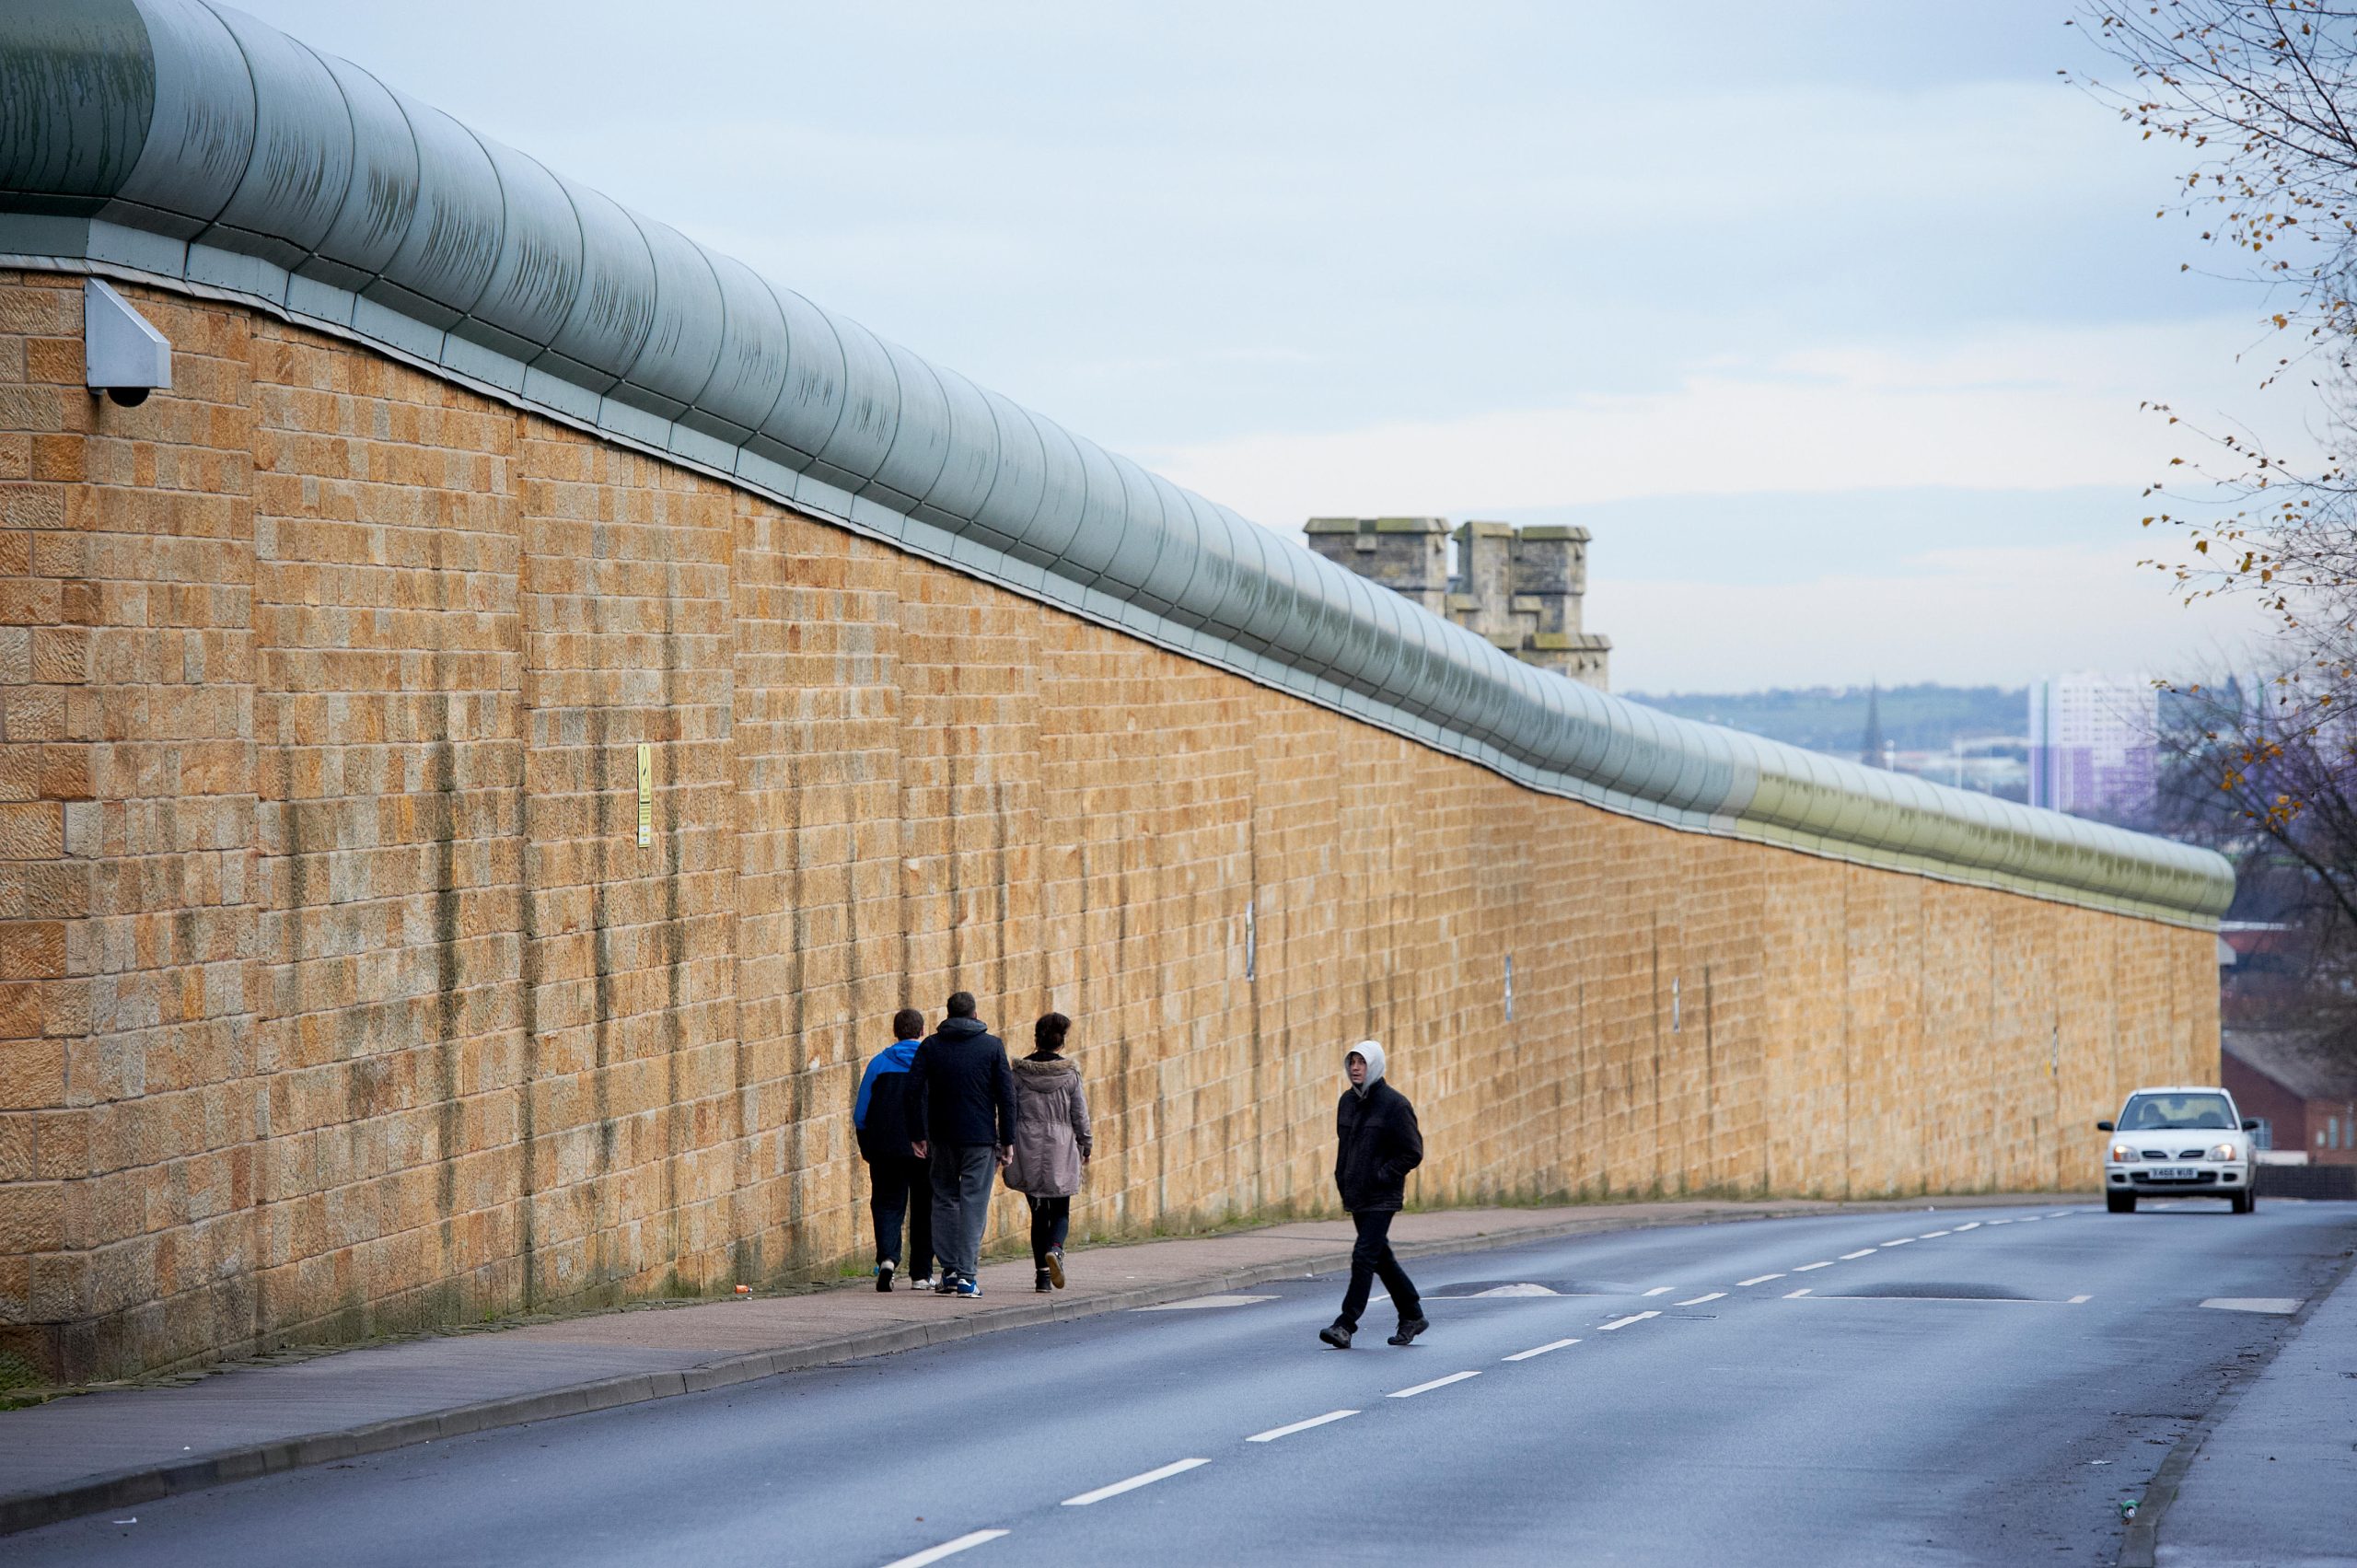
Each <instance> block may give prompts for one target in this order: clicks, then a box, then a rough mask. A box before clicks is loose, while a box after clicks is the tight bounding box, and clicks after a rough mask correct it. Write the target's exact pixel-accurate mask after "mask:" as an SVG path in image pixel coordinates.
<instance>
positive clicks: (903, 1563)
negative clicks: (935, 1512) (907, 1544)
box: [884, 1530, 1006, 1568]
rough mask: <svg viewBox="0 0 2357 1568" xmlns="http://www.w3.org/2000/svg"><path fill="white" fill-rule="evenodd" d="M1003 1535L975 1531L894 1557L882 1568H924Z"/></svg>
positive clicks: (1003, 1532)
mask: <svg viewBox="0 0 2357 1568" xmlns="http://www.w3.org/2000/svg"><path fill="white" fill-rule="evenodd" d="M1004 1534H1006V1532H1005V1531H1004V1530H976V1531H974V1532H973V1533H972V1534H970V1535H962V1536H959V1537H958V1539H956V1540H945V1541H943V1542H942V1543H941V1544H940V1545H939V1546H928V1547H926V1548H925V1549H924V1550H923V1551H912V1552H911V1553H910V1554H909V1555H908V1556H906V1557H895V1558H894V1559H892V1561H891V1562H887V1563H886V1564H884V1568H925V1564H926V1563H928V1562H940V1561H941V1560H942V1559H943V1558H945V1557H955V1556H956V1555H958V1553H959V1552H961V1551H965V1550H966V1549H967V1548H968V1547H970V1546H980V1545H981V1544H982V1543H983V1542H984V1541H986V1540H996V1539H998V1538H999V1537H1001V1536H1003V1535H1004Z"/></svg>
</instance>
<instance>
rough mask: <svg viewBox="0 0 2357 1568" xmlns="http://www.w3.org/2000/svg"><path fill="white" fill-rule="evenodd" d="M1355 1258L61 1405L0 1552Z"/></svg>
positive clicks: (680, 1328)
mask: <svg viewBox="0 0 2357 1568" xmlns="http://www.w3.org/2000/svg"><path fill="white" fill-rule="evenodd" d="M2076 1196H2079V1197H2082V1198H2084V1194H2078V1195H2076ZM2012 1202H2023V1203H2033V1202H2034V1203H2050V1202H2055V1198H2054V1195H2053V1194H2050V1193H2045V1194H2023V1195H2019V1196H2013V1195H2005V1196H1997V1197H1973V1198H1954V1199H1938V1200H1933V1199H1923V1198H1915V1199H1903V1200H1893V1201H1889V1202H1864V1203H1853V1204H1842V1203H1833V1202H1806V1201H1797V1200H1794V1201H1760V1202H1707V1201H1705V1202H1655V1203H1590V1204H1581V1205H1575V1206H1571V1207H1564V1208H1553V1209H1455V1210H1446V1211H1442V1212H1438V1213H1431V1214H1403V1215H1401V1216H1400V1218H1399V1221H1398V1223H1397V1224H1396V1225H1394V1227H1393V1230H1392V1233H1391V1234H1392V1239H1393V1244H1394V1246H1395V1247H1396V1248H1397V1249H1399V1251H1400V1252H1401V1253H1403V1254H1407V1255H1411V1256H1413V1255H1416V1254H1422V1253H1434V1252H1447V1251H1463V1250H1471V1249H1480V1248H1488V1247H1504V1246H1509V1245H1512V1244H1514V1243H1515V1242H1518V1241H1530V1240H1538V1239H1540V1238H1544V1237H1556V1236H1575V1235H1581V1234H1586V1233H1592V1232H1599V1231H1611V1230H1631V1229H1642V1228H1647V1227H1652V1226H1659V1225H1696V1224H1711V1223H1719V1222H1725V1221H1733V1220H1747V1219H1771V1218H1784V1217H1792V1216H1797V1215H1804V1214H1828V1213H1840V1212H1858V1211H1873V1210H1906V1209H1922V1208H1925V1207H1933V1206H1936V1207H1946V1208H1958V1207H1966V1206H1988V1205H1991V1204H1999V1203H2012ZM1351 1239H1352V1231H1351V1226H1350V1224H1349V1222H1348V1221H1344V1220H1318V1221H1304V1222H1301V1223H1297V1224H1292V1225H1271V1226H1268V1227H1266V1228H1264V1229H1260V1230H1250V1231H1239V1232H1236V1233H1233V1234H1230V1235H1226V1236H1215V1237H1200V1238H1195V1239H1190V1240H1183V1241H1152V1242H1142V1243H1138V1244H1135V1245H1132V1246H1120V1247H1104V1248H1097V1249H1086V1250H1082V1251H1076V1252H1074V1254H1073V1257H1072V1270H1071V1272H1072V1282H1071V1288H1070V1289H1068V1290H1062V1291H1058V1292H1056V1293H1055V1294H1054V1295H1049V1296H1041V1295H1036V1294H1035V1293H1034V1292H1033V1290H1032V1288H1031V1283H1032V1281H1031V1264H1030V1260H1029V1259H1028V1257H1026V1258H1023V1259H1021V1260H1017V1261H1013V1262H1003V1263H993V1264H987V1265H985V1266H984V1267H983V1269H982V1286H983V1292H984V1295H983V1297H982V1299H981V1300H980V1301H962V1300H957V1299H953V1298H947V1297H941V1296H935V1295H925V1294H920V1293H917V1292H912V1291H894V1292H892V1293H891V1294H889V1295H881V1294H878V1293H877V1291H876V1290H875V1288H874V1286H873V1284H872V1283H871V1282H868V1281H865V1280H863V1281H857V1282H853V1283H847V1284H845V1285H844V1286H842V1288H839V1289H830V1290H822V1291H817V1292H808V1293H804V1294H801V1295H777V1296H752V1297H749V1298H739V1299H733V1300H722V1301H715V1302H709V1303H702V1304H699V1305H696V1306H691V1307H673V1308H669V1309H666V1310H651V1311H624V1312H608V1313H598V1314H592V1315H588V1316H584V1317H579V1318H564V1319H562V1320H559V1321H555V1322H540V1323H534V1324H530V1325H528V1326H522V1327H518V1328H515V1329H511V1330H502V1331H495V1332H472V1333H464V1334H452V1335H448V1336H446V1337H440V1338H432V1339H423V1340H413V1341H410V1342H404V1343H400V1344H392V1345H381V1346H372V1347H366V1348H361V1349H356V1350H351V1351H345V1352H343V1353H337V1354H331V1355H324V1356H319V1357H316V1358H313V1359H309V1360H304V1361H298V1362H295V1363H292V1364H289V1365H262V1366H238V1367H236V1368H233V1369H232V1370H229V1371H226V1372H224V1373H222V1374H221V1375H219V1376H212V1377H206V1378H203V1379H201V1380H199V1381H196V1382H193V1383H189V1384H184V1385H178V1386H170V1387H160V1388H125V1389H110V1390H105V1391H101V1392H97V1393H92V1394H88V1395H86V1396H82V1397H79V1398H71V1399H61V1400H52V1401H51V1402H49V1403H47V1404H43V1405H38V1406H34V1407H32V1408H30V1409H27V1410H21V1411H7V1412H0V1477H5V1478H6V1480H5V1481H0V1486H5V1487H6V1493H0V1533H6V1532H8V1531H11V1530H19V1529H29V1528H31V1527H35V1526H37V1525H42V1524H47V1523H50V1522H52V1521H53V1520H56V1519H62V1518H70V1517H72V1516H75V1515H79V1514H87V1513H95V1512H98V1511H99V1510H101V1509H109V1508H116V1507H124V1506H128V1505H131V1504H136V1503H140V1502H144V1501H145V1500H147V1499H149V1498H153V1497H159V1496H164V1495H168V1494H169V1493H176V1492H188V1491H194V1490H196V1489H199V1488H202V1487H206V1486H212V1485H215V1484H217V1483H219V1482H222V1481H236V1480H240V1479H243V1478H245V1477H249V1476H255V1475H261V1474H265V1473H268V1472H270V1471H273V1470H282V1469H292V1468H294V1467H296V1466H299V1465H310V1464H319V1463H323V1462H327V1461H330V1460H334V1459H340V1458H350V1457H351V1456H353V1455H354V1454H365V1453H374V1452H378V1451H380V1450H383V1449H386V1448H394V1447H400V1446H404V1445H406V1444H412V1443H422V1442H427V1441H430V1440H432V1439H434V1438H436V1437H450V1436H457V1435H459V1434H462V1433H468V1432H480V1431H484V1430H486V1429H489V1428H492V1427H498V1426H511V1425H516V1424H519V1423H524V1422H529V1421H540V1420H545V1419H547V1418H550V1417H552V1416H560V1415H573V1414H578V1413H580V1412H582V1411H592V1410H604V1409H609V1408H611V1407H613V1406H616V1405H624V1404H633V1403H637V1402H639V1401H641V1400H655V1399H663V1398H666V1397H668V1396H670V1395H674V1394H681V1393H691V1392H697V1391H700V1390H702V1389H706V1388H721V1387H724V1386H726V1385H728V1384H731V1383H738V1382H743V1381H745V1380H747V1379H749V1378H755V1377H767V1376H774V1375H776V1374H778V1373H782V1372H792V1371H796V1370H799V1369H802V1368H805V1367H810V1366H820V1365H827V1364H830V1363H832V1362H838V1361H847V1360H851V1359H853V1358H855V1357H859V1356H868V1355H881V1354H885V1353H890V1352H893V1351H901V1350H912V1349H915V1348H916V1347H918V1346H920V1345H926V1344H937V1343H940V1342H943V1341H946V1340H953V1339H960V1338H964V1337H966V1336H968V1335H971V1334H980V1333H989V1332H992V1331H993V1330H1000V1329H1009V1328H1016V1327H1018V1326H1021V1325H1023V1324H1027V1323H1041V1322H1049V1321H1053V1320H1056V1319H1060V1318H1079V1317H1085V1316H1088V1315H1090V1314H1093V1313H1098V1312H1109V1311H1119V1310H1121V1309H1124V1308H1128V1307H1145V1306H1151V1305H1154V1304H1155V1303H1157V1302H1163V1301H1172V1300H1178V1299H1180V1298H1183V1297H1186V1296H1190V1295H1203V1294H1208V1293H1212V1292H1215V1291H1222V1290H1237V1289H1240V1288H1243V1287H1245V1286H1247V1285H1251V1284H1258V1283H1265V1282H1267V1281H1269V1280H1272V1279H1278V1278H1283V1277H1286V1276H1290V1275H1300V1274H1311V1273H1318V1272H1326V1271H1329V1270H1333V1269H1337V1268H1340V1267H1342V1266H1344V1265H1346V1264H1347V1263H1348V1261H1349V1259H1350V1249H1351Z"/></svg>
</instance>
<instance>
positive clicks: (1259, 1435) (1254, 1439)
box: [1244, 1411, 1359, 1443]
mask: <svg viewBox="0 0 2357 1568" xmlns="http://www.w3.org/2000/svg"><path fill="white" fill-rule="evenodd" d="M1358 1413H1359V1412H1358V1411H1327V1412H1326V1413H1325V1414H1324V1415H1313V1416H1311V1417H1310V1418H1309V1419H1308V1420H1307V1421H1296V1422H1295V1423H1293V1424H1292V1425H1291V1426H1272V1427H1271V1428H1270V1429H1269V1430H1268V1431H1266V1432H1256V1433H1254V1434H1252V1435H1251V1436H1249V1437H1247V1438H1246V1439H1245V1440H1244V1441H1246V1442H1247V1443H1274V1442H1275V1441H1276V1440H1277V1439H1278V1438H1280V1437H1290V1436H1292V1435H1293V1434H1295V1433H1296V1432H1306V1431H1308V1430H1309V1429H1310V1428H1311V1427H1313V1426H1323V1425H1325V1424H1326V1423H1328V1422H1329V1421H1341V1419H1342V1418H1344V1417H1345V1416H1353V1415H1356V1414H1358Z"/></svg>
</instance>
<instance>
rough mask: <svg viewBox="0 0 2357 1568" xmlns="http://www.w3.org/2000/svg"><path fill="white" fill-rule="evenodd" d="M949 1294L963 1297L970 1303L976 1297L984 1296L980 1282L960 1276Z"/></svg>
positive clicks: (950, 1288)
mask: <svg viewBox="0 0 2357 1568" xmlns="http://www.w3.org/2000/svg"><path fill="white" fill-rule="evenodd" d="M949 1294H950V1295H962V1296H964V1297H966V1298H967V1299H968V1300H972V1299H973V1298H974V1297H975V1296H978V1295H981V1294H982V1282H981V1281H980V1280H970V1279H968V1278H967V1277H966V1276H965V1275H963V1274H960V1275H958V1283H956V1284H954V1285H952V1286H950V1287H949Z"/></svg>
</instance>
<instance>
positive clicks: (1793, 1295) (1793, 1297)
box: [1784, 1285, 1808, 1301]
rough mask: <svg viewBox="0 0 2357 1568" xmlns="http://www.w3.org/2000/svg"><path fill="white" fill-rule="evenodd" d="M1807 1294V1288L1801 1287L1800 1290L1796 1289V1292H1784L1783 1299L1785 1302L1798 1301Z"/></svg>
mask: <svg viewBox="0 0 2357 1568" xmlns="http://www.w3.org/2000/svg"><path fill="white" fill-rule="evenodd" d="M1807 1294H1808V1287H1807V1286H1806V1285H1803V1286H1802V1287H1801V1288H1800V1289H1798V1290H1788V1291H1786V1292H1785V1293H1784V1299H1785V1300H1786V1301H1798V1300H1799V1299H1800V1298H1801V1297H1802V1296H1805V1295H1807Z"/></svg>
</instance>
